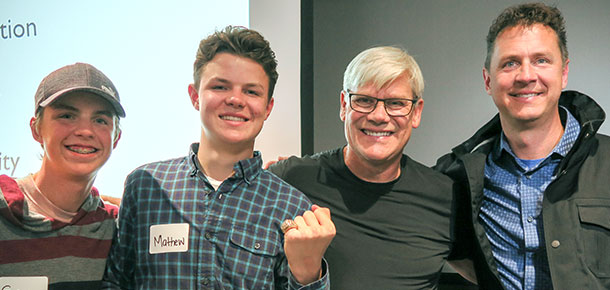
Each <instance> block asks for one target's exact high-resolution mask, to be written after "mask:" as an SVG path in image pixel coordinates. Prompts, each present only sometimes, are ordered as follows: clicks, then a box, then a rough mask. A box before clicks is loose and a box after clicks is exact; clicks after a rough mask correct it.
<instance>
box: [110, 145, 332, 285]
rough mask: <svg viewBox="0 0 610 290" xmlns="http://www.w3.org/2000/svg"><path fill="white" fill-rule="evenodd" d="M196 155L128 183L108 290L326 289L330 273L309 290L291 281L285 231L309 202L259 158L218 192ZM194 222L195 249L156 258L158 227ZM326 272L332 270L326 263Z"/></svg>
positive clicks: (152, 168) (135, 175)
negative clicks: (153, 243)
mask: <svg viewBox="0 0 610 290" xmlns="http://www.w3.org/2000/svg"><path fill="white" fill-rule="evenodd" d="M198 147H199V145H198V144H193V145H191V152H190V154H189V156H187V157H184V158H179V159H173V160H168V161H162V162H157V163H151V164H147V165H144V166H142V167H139V168H137V169H136V170H134V171H133V172H132V173H131V174H130V175H129V176H128V177H127V180H126V181H125V192H124V195H123V201H122V203H121V209H120V213H119V230H118V234H117V236H116V237H115V240H114V241H113V245H112V248H111V251H110V254H109V257H108V264H107V268H106V273H105V276H104V287H105V288H104V289H108V288H110V289H116V288H119V287H120V288H122V289H164V290H165V289H324V288H327V287H328V274H324V276H323V277H322V279H320V280H318V281H315V282H313V283H311V284H309V285H307V286H303V285H299V284H298V283H297V282H296V280H295V279H294V277H292V275H291V273H290V270H289V268H288V263H287V261H286V257H285V255H284V250H283V243H284V236H283V234H282V232H281V230H280V224H281V223H282V221H283V220H284V219H287V218H294V217H295V216H297V215H301V214H303V212H304V211H305V210H308V209H310V208H311V203H310V201H309V200H308V199H307V198H306V197H305V196H304V195H303V194H302V193H301V192H299V191H297V190H296V189H294V188H293V187H291V186H290V185H288V184H287V183H285V182H283V181H282V180H280V179H279V178H278V177H277V176H275V175H273V174H271V173H269V172H268V171H266V170H262V169H261V165H262V159H261V156H260V153H259V152H255V153H254V157H253V158H251V159H247V160H242V161H239V162H237V163H236V164H235V165H234V167H233V169H234V171H235V174H234V175H233V176H231V177H229V178H228V179H227V180H225V181H224V182H223V183H222V184H221V185H220V187H219V188H218V190H214V189H213V188H212V186H211V185H210V183H209V182H208V181H207V179H206V178H205V176H204V175H203V173H202V172H201V170H200V169H199V168H201V166H200V165H199V164H198V160H197V150H198ZM183 223H188V225H189V232H188V250H187V251H186V252H169V253H159V254H150V253H149V243H150V239H151V238H152V237H150V235H149V230H150V227H151V226H153V225H167V224H183ZM323 268H324V269H323V272H324V273H328V271H327V270H326V262H324V267H323Z"/></svg>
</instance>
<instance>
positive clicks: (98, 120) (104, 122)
mask: <svg viewBox="0 0 610 290" xmlns="http://www.w3.org/2000/svg"><path fill="white" fill-rule="evenodd" d="M95 122H96V123H98V124H102V125H108V124H109V121H108V120H106V119H104V118H96V119H95Z"/></svg>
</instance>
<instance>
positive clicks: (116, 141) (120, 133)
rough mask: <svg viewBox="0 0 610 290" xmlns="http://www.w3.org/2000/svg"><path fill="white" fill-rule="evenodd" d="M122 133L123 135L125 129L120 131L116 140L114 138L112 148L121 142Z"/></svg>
mask: <svg viewBox="0 0 610 290" xmlns="http://www.w3.org/2000/svg"><path fill="white" fill-rule="evenodd" d="M121 135H123V131H120V132H119V135H118V136H116V140H114V143H113V144H112V149H115V148H116V145H117V144H119V140H120V139H121Z"/></svg>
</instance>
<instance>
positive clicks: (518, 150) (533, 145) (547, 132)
mask: <svg viewBox="0 0 610 290" xmlns="http://www.w3.org/2000/svg"><path fill="white" fill-rule="evenodd" d="M500 120H501V123H502V131H503V132H504V135H506V138H507V139H508V144H509V145H510V148H511V150H512V151H513V153H515V155H516V156H517V157H519V158H521V159H527V160H534V159H540V158H544V157H546V156H548V155H549V154H550V153H551V151H553V148H555V146H557V144H558V143H559V141H560V140H561V136H563V132H564V128H563V125H562V124H561V119H560V118H559V113H558V114H556V115H555V116H554V117H553V118H552V119H551V120H548V121H547V122H538V124H526V125H523V124H509V123H508V122H504V121H503V120H502V118H500Z"/></svg>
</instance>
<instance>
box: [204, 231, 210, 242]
mask: <svg viewBox="0 0 610 290" xmlns="http://www.w3.org/2000/svg"><path fill="white" fill-rule="evenodd" d="M203 237H204V238H206V240H209V239H211V238H212V234H210V232H205V234H203Z"/></svg>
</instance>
